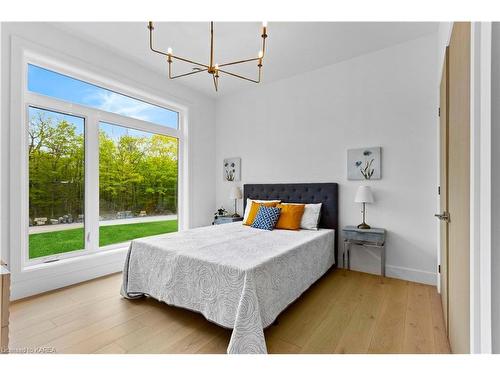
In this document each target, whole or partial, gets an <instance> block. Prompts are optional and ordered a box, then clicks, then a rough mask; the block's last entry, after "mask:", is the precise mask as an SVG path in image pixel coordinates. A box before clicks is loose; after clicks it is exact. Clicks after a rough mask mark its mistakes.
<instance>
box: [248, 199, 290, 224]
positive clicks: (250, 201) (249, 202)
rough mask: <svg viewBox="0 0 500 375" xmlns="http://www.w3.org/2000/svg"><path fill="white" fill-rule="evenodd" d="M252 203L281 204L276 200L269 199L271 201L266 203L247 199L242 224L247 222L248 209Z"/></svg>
mask: <svg viewBox="0 0 500 375" xmlns="http://www.w3.org/2000/svg"><path fill="white" fill-rule="evenodd" d="M252 202H256V203H268V202H276V203H281V201H280V200H276V199H271V200H268V201H263V200H258V199H250V198H247V205H246V207H245V213H244V214H243V222H244V223H246V222H247V218H248V215H249V214H250V207H251V206H252Z"/></svg>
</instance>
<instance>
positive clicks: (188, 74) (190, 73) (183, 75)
mask: <svg viewBox="0 0 500 375" xmlns="http://www.w3.org/2000/svg"><path fill="white" fill-rule="evenodd" d="M207 70H208V69H200V70H196V71H194V72H189V73H183V74H178V75H176V76H172V75H171V74H170V72H169V77H168V78H170V79H175V78H180V77H186V76H190V75H193V74H197V73H201V72H206V71H207Z"/></svg>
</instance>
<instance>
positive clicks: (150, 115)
mask: <svg viewBox="0 0 500 375" xmlns="http://www.w3.org/2000/svg"><path fill="white" fill-rule="evenodd" d="M28 90H30V91H32V92H36V93H39V94H43V95H47V96H51V97H54V98H58V99H62V100H65V101H68V102H71V103H77V104H81V105H85V106H88V107H92V108H98V109H101V110H103V111H107V112H112V113H117V114H120V115H124V116H128V117H132V118H136V119H139V120H144V121H149V122H152V123H155V124H158V125H163V126H168V127H169V128H174V129H177V128H178V117H179V115H178V113H177V112H174V111H171V110H168V109H166V108H162V107H158V106H155V105H152V104H149V103H146V102H143V101H140V100H137V99H133V98H131V97H128V96H125V95H122V94H118V93H116V92H113V91H110V90H107V89H104V88H101V87H98V86H95V85H92V84H90V83H87V82H83V81H79V80H77V79H74V78H71V77H68V76H65V75H62V74H59V73H55V72H53V71H50V70H47V69H43V68H40V67H38V66H35V65H31V64H29V65H28Z"/></svg>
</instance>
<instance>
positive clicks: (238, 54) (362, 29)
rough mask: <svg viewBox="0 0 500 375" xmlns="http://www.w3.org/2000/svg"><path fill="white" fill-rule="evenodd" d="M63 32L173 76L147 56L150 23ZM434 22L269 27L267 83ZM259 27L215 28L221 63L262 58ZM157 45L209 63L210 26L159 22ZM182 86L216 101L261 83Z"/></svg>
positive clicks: (415, 33)
mask: <svg viewBox="0 0 500 375" xmlns="http://www.w3.org/2000/svg"><path fill="white" fill-rule="evenodd" d="M56 26H57V27H59V28H61V29H63V30H64V31H67V32H69V33H72V34H74V35H76V36H78V37H80V38H83V39H86V40H88V41H90V42H92V43H97V44H99V45H101V46H104V47H106V48H107V49H111V50H113V51H114V52H116V53H119V54H122V55H124V56H127V57H129V58H131V59H132V60H134V61H136V62H138V63H140V64H142V65H143V66H145V67H148V68H150V69H153V70H154V71H157V72H160V73H161V74H166V73H167V64H166V61H165V58H164V57H163V56H161V55H158V54H155V53H153V52H151V51H150V50H149V45H148V43H149V39H148V38H149V36H148V30H147V28H146V26H147V22H143V23H139V22H108V23H104V22H65V23H57V24H56ZM437 29H438V23H436V22H269V24H268V39H267V41H266V43H267V46H266V56H265V60H264V67H263V79H262V81H263V82H264V83H265V82H272V81H276V80H280V79H283V78H287V77H291V76H294V75H297V74H301V73H304V72H307V71H311V70H314V69H318V68H321V67H323V66H326V65H331V64H334V63H336V62H339V61H343V60H347V59H350V58H353V57H356V56H359V55H363V54H366V53H369V52H373V51H376V50H380V49H383V48H386V47H389V46H391V45H394V44H398V43H402V42H404V41H407V40H411V39H415V38H418V37H420V36H424V35H426V34H430V33H433V32H436V31H437ZM260 34H261V23H260V22H220V23H215V26H214V35H215V42H214V47H215V62H216V63H223V62H228V61H233V60H241V59H246V58H253V57H256V56H257V54H258V52H259V50H260V49H261V38H260ZM154 36H155V47H156V48H157V49H160V50H163V51H166V50H167V48H168V47H171V48H172V49H173V52H174V54H175V55H178V56H181V57H185V58H188V59H190V60H194V61H198V62H200V63H205V64H208V58H209V53H210V44H209V23H208V22H159V23H155V34H154ZM192 67H193V66H192V65H190V64H185V63H181V62H174V64H173V69H174V73H175V74H178V73H184V72H189V71H191V69H192ZM230 68H231V69H229V68H228V69H227V70H230V71H232V72H234V73H237V74H243V75H247V76H250V77H254V78H256V75H257V67H256V64H255V63H248V64H243V65H237V66H233V67H230ZM177 82H178V83H180V84H183V85H186V86H188V87H190V88H193V89H195V90H198V91H201V92H203V93H205V94H208V95H211V96H217V95H223V94H226V93H229V92H234V91H236V90H242V89H245V88H248V87H252V86H253V85H255V84H254V83H251V82H246V81H243V80H240V79H236V78H233V77H230V76H222V75H221V77H220V79H219V93H215V90H214V88H213V83H212V80H211V76H209V75H208V73H205V72H203V73H199V74H195V75H192V76H188V77H183V78H179V79H178V80H177Z"/></svg>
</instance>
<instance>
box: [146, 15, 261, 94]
mask: <svg viewBox="0 0 500 375" xmlns="http://www.w3.org/2000/svg"><path fill="white" fill-rule="evenodd" d="M148 29H149V48H150V49H151V51H153V52H156V53H159V54H160V55H163V56H166V57H167V62H168V78H170V79H176V78H180V77H186V76H190V75H193V74H198V73H201V72H208V74H211V75H212V79H213V82H214V87H215V91H218V89H219V76H220V74H221V73H222V74H227V75H229V76H232V77H236V78H240V79H244V80H246V81H250V82H254V83H260V78H261V72H262V60H263V59H264V55H265V53H266V38H267V22H263V23H262V35H261V37H262V49H261V50H260V51H259V53H258V55H257V57H252V58H249V59H244V60H238V61H233V62H227V63H224V64H217V63H214V23H213V22H210V62H209V63H208V65H207V64H202V63H199V62H196V61H192V60H190V59H186V58H184V57H180V56H176V55H174V54H173V51H172V48H170V47H169V48H168V49H167V52H163V51H159V50H157V49H155V48H154V47H153V30H154V27H153V22H151V21H150V22H149V23H148ZM174 60H179V61H183V62H186V63H188V64H193V65H196V67H194V68H193V71H191V72H188V73H183V74H178V75H173V74H172V63H173V61H174ZM249 62H257V68H258V78H257V79H252V78H248V77H244V76H242V75H239V74H235V73H232V72H228V71H227V70H224V69H221V68H223V67H226V66H230V65H237V64H243V63H249Z"/></svg>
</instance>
